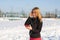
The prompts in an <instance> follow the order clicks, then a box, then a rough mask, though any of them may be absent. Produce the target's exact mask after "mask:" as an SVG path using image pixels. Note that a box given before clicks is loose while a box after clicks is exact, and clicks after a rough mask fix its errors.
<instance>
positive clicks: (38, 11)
mask: <svg viewBox="0 0 60 40" xmlns="http://www.w3.org/2000/svg"><path fill="white" fill-rule="evenodd" d="M34 10H37V17H38V18H39V20H40V22H42V15H41V12H40V10H39V8H38V7H34V8H33V9H32V11H31V13H30V17H31V16H32V13H33V11H34Z"/></svg>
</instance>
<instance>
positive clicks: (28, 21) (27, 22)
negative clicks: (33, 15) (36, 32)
mask: <svg viewBox="0 0 60 40" xmlns="http://www.w3.org/2000/svg"><path fill="white" fill-rule="evenodd" d="M30 20H31V19H30V17H28V19H27V20H26V22H25V24H24V25H29V24H30V23H31V22H30Z"/></svg>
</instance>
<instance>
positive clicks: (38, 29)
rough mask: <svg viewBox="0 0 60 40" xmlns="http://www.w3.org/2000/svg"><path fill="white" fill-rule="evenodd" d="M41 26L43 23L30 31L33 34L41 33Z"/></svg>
mask: <svg viewBox="0 0 60 40" xmlns="http://www.w3.org/2000/svg"><path fill="white" fill-rule="evenodd" d="M42 24H43V22H40V23H39V24H38V27H37V28H36V29H32V31H33V32H41V30H42Z"/></svg>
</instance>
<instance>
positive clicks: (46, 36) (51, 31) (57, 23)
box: [0, 18, 60, 40]
mask: <svg viewBox="0 0 60 40" xmlns="http://www.w3.org/2000/svg"><path fill="white" fill-rule="evenodd" d="M26 19H27V18H21V20H17V21H16V20H15V21H0V40H29V30H27V29H26V28H25V26H24V23H25V21H26ZM41 37H42V40H60V19H54V18H43V27H42V31H41Z"/></svg>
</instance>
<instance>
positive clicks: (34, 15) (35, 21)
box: [25, 7, 42, 40]
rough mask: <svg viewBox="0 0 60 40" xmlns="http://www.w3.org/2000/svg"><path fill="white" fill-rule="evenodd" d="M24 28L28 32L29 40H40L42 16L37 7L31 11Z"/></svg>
mask: <svg viewBox="0 0 60 40" xmlns="http://www.w3.org/2000/svg"><path fill="white" fill-rule="evenodd" d="M25 27H26V28H27V29H28V30H30V32H29V35H30V40H42V39H41V35H40V32H41V29H42V16H41V14H40V10H39V8H38V7H35V8H33V9H32V11H31V13H30V16H29V17H28V19H27V20H26V22H25Z"/></svg>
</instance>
